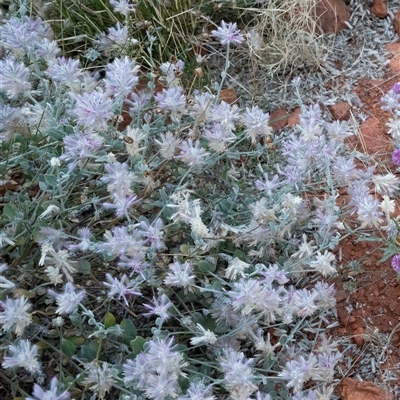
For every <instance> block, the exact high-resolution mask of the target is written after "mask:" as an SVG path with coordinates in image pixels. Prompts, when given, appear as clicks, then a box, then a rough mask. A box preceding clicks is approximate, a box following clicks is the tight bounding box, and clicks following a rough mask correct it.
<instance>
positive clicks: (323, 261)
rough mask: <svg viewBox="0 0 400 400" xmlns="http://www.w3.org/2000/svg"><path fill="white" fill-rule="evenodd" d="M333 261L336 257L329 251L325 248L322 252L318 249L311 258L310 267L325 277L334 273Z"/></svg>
mask: <svg viewBox="0 0 400 400" xmlns="http://www.w3.org/2000/svg"><path fill="white" fill-rule="evenodd" d="M335 262H336V257H335V255H334V254H333V253H331V252H330V251H328V250H325V252H324V254H322V253H321V252H320V251H318V252H317V254H316V256H315V258H314V259H313V260H311V262H310V267H311V268H313V269H315V270H316V271H318V272H319V273H320V274H321V275H322V276H323V277H324V278H325V277H327V276H330V275H332V274H335V273H336V268H335Z"/></svg>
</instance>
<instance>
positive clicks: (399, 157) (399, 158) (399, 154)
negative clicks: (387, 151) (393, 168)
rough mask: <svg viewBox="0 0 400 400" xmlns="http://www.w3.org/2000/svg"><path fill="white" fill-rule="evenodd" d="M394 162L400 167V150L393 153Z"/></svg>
mask: <svg viewBox="0 0 400 400" xmlns="http://www.w3.org/2000/svg"><path fill="white" fill-rule="evenodd" d="M392 161H393V164H394V165H400V149H396V150H395V151H394V152H393V153H392Z"/></svg>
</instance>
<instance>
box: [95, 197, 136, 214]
mask: <svg viewBox="0 0 400 400" xmlns="http://www.w3.org/2000/svg"><path fill="white" fill-rule="evenodd" d="M112 197H113V201H114V203H103V207H104V208H113V209H114V210H115V215H116V216H117V217H118V218H123V217H127V218H129V209H130V208H131V207H132V206H133V205H134V204H137V203H138V202H139V200H138V198H137V196H136V195H134V194H129V195H127V196H125V195H124V194H120V193H113V195H112Z"/></svg>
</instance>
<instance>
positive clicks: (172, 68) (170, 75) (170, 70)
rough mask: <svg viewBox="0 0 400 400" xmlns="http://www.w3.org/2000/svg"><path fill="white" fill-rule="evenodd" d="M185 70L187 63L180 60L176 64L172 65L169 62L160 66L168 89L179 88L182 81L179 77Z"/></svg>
mask: <svg viewBox="0 0 400 400" xmlns="http://www.w3.org/2000/svg"><path fill="white" fill-rule="evenodd" d="M184 69H185V63H184V62H183V61H182V60H178V61H177V62H176V63H170V62H169V61H167V62H165V63H162V64H161V65H160V71H161V72H162V74H163V75H164V76H163V79H165V80H166V86H167V87H173V86H179V85H180V79H179V78H178V77H177V76H178V75H179V74H180V73H181V72H182V71H183V70H184Z"/></svg>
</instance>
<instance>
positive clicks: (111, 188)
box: [101, 162, 135, 196]
mask: <svg viewBox="0 0 400 400" xmlns="http://www.w3.org/2000/svg"><path fill="white" fill-rule="evenodd" d="M104 169H105V172H106V173H105V174H103V176H102V177H101V180H102V181H103V182H105V183H108V185H107V190H108V192H109V193H111V194H113V193H118V194H119V195H120V196H127V195H129V194H133V190H132V189H131V186H132V184H133V180H134V178H135V175H134V174H133V172H131V171H129V170H128V164H127V163H119V162H114V163H107V164H105V166H104Z"/></svg>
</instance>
